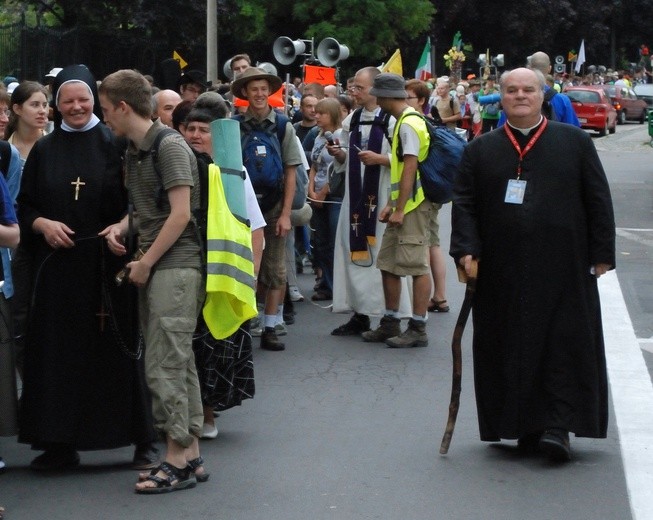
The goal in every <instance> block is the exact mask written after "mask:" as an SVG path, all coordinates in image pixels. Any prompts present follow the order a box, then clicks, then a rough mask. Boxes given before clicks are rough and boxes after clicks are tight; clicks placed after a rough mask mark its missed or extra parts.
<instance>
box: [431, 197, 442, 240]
mask: <svg viewBox="0 0 653 520" xmlns="http://www.w3.org/2000/svg"><path fill="white" fill-rule="evenodd" d="M441 208H442V204H435V203H434V204H433V212H432V213H431V220H430V221H429V247H433V246H439V245H440V223H439V222H438V214H439V213H440V209H441Z"/></svg>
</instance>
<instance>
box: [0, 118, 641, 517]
mask: <svg viewBox="0 0 653 520" xmlns="http://www.w3.org/2000/svg"><path fill="white" fill-rule="evenodd" d="M646 141H647V133H646V127H645V126H643V127H640V126H638V125H625V126H624V127H618V131H617V133H616V134H615V135H613V136H608V137H606V138H602V139H596V141H595V143H596V145H597V148H598V149H599V150H600V154H601V157H602V160H603V162H604V165H605V167H606V171H607V172H608V177H609V179H610V182H611V185H612V189H613V196H614V201H615V209H616V215H617V226H618V228H619V229H620V230H621V231H620V234H619V237H618V251H619V264H618V281H619V284H620V285H621V288H622V290H623V294H624V299H625V300H626V304H627V306H628V311H629V315H630V319H631V320H632V323H633V329H634V332H635V333H636V336H637V338H638V341H640V342H641V344H642V346H646V345H647V340H649V339H650V338H651V336H653V333H652V332H651V326H652V320H651V315H652V313H653V291H651V283H652V277H651V275H650V273H651V252H652V249H653V231H652V229H653V222H652V220H653V219H652V213H651V209H652V208H651V201H652V200H653V198H652V197H651V194H652V193H651V191H652V179H651V177H652V171H651V159H652V158H653V148H651V147H650V146H648V145H646V144H645V143H646ZM449 228H450V212H449V210H448V208H445V209H444V210H443V212H442V214H441V232H442V243H443V247H444V248H445V249H446V247H447V245H448V230H449ZM625 230H628V231H627V233H630V234H628V235H626V234H625V233H626V231H625ZM646 230H648V231H646ZM299 283H300V287H301V289H302V292H303V293H304V295H305V296H310V294H311V287H312V285H313V277H312V275H311V274H303V275H300V276H299ZM447 289H448V299H449V301H450V304H451V307H452V312H450V313H448V314H435V315H432V316H431V317H430V319H429V322H428V332H429V336H430V344H429V346H428V348H424V349H412V350H393V349H387V348H384V346H381V345H375V344H368V343H364V342H362V341H360V340H358V339H356V338H336V337H333V336H330V335H329V332H330V331H331V330H332V329H333V328H334V327H335V326H337V325H339V324H341V323H343V322H344V321H346V319H347V316H343V315H335V314H332V313H331V312H330V310H329V309H328V308H322V307H320V306H317V305H314V304H312V303H311V302H310V301H306V302H303V303H300V304H298V305H297V311H298V315H297V323H296V324H295V325H292V326H291V327H290V333H289V335H288V336H287V337H286V343H287V350H286V351H285V352H279V353H275V352H266V351H262V350H259V349H257V350H256V351H255V370H256V389H257V392H256V396H255V398H254V399H253V400H251V401H246V402H245V403H244V404H243V406H242V407H239V408H236V409H232V410H228V411H226V412H224V413H223V414H222V415H221V417H220V418H219V419H218V426H219V428H220V434H219V436H218V438H217V439H215V440H212V441H203V442H202V451H203V455H204V457H205V459H206V461H207V467H208V468H209V469H210V470H211V471H212V477H211V480H210V481H209V482H208V483H205V484H199V485H198V486H197V487H196V488H195V489H192V490H187V491H183V492H176V493H172V494H169V495H163V496H140V495H135V494H134V493H133V491H132V489H133V484H134V481H135V478H136V475H135V472H133V471H131V470H129V469H128V467H127V464H128V462H129V461H130V459H131V450H130V449H121V450H112V451H103V452H93V453H83V454H82V466H81V468H80V469H79V470H76V471H72V472H65V473H59V474H52V475H42V474H35V473H33V472H31V471H30V470H29V469H28V468H27V466H28V464H29V461H30V460H31V459H32V458H33V456H34V455H35V453H34V452H31V451H30V450H29V448H28V447H26V446H21V445H17V444H16V442H15V439H14V438H0V453H1V454H2V456H3V457H4V458H5V460H6V462H7V463H8V465H9V466H10V468H9V470H8V471H7V472H6V473H5V474H4V475H2V476H0V504H2V505H4V506H6V507H7V510H8V514H7V518H8V519H11V520H40V519H48V520H57V519H67V520H68V519H89V518H92V519H112V520H115V519H132V518H134V519H136V518H139V519H140V518H145V517H147V518H152V519H154V518H160V519H166V520H167V519H207V518H220V519H226V520H241V519H242V520H258V519H260V520H309V519H311V520H312V519H317V520H321V519H325V520H327V519H329V520H330V519H333V520H354V519H361V520H370V519H381V520H386V519H387V520H395V519H402V520H422V519H437V520H441V519H442V520H449V519H452V520H454V519H479V520H480V519H529V520H549V519H566V518H574V519H578V520H585V519H587V520H590V519H592V520H595V519H619V520H628V519H631V518H634V519H636V520H643V519H645V518H651V516H650V513H649V514H648V515H647V513H646V511H644V509H640V510H639V512H638V513H637V514H635V515H633V513H631V506H630V502H629V492H630V491H631V490H632V489H631V484H632V480H628V479H627V476H626V469H625V466H624V463H623V462H622V451H623V450H622V446H621V441H620V434H619V431H618V429H617V425H616V422H617V421H616V420H615V419H614V417H615V410H614V407H611V423H610V428H609V431H608V438H607V439H604V440H592V439H572V449H573V456H574V458H573V461H572V462H571V463H569V464H567V465H564V466H557V465H552V464H550V463H548V462H546V461H545V460H543V459H541V458H539V457H523V456H521V455H519V454H518V452H517V450H516V445H515V443H514V442H504V443H497V444H487V443H482V442H480V441H479V440H478V429H477V425H476V410H475V405H474V401H473V388H472V377H471V370H470V368H471V356H470V348H469V341H470V333H471V329H468V330H467V332H466V335H465V337H464V340H463V345H464V346H463V349H464V359H463V367H464V369H463V390H462V400H461V410H460V414H459V418H458V424H457V428H456V432H455V435H454V438H453V442H452V445H451V449H450V451H449V454H448V455H447V456H444V457H443V456H440V455H439V454H438V448H439V445H440V439H441V436H442V433H443V430H444V426H445V422H446V416H447V405H448V402H449V392H450V373H451V360H450V341H451V333H452V331H453V327H454V323H455V320H456V314H457V311H458V309H459V307H460V303H461V301H462V296H463V286H462V285H461V284H459V283H458V282H457V281H456V279H455V275H454V273H453V271H452V270H451V271H450V273H449V276H448V286H447ZM645 354H646V355H647V356H649V353H648V352H646V353H645ZM649 362H650V360H649ZM649 384H650V381H649ZM647 428H649V429H650V424H649V425H647ZM634 449H636V450H637V449H639V450H640V451H641V456H642V457H643V458H645V457H647V456H648V457H649V458H650V456H649V455H648V451H647V450H648V449H650V445H647V444H643V445H641V447H640V446H639V445H637V444H636V445H635V448H634ZM650 482H651V481H650V479H649V480H648V482H647V486H650ZM631 494H632V493H631ZM645 499H646V497H645ZM648 504H649V505H650V507H649V508H648V511H653V499H651V500H650V501H649V503H648ZM642 511H644V512H642Z"/></svg>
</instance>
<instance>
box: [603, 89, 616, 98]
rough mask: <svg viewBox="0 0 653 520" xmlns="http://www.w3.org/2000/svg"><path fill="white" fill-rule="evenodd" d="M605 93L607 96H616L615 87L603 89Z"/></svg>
mask: <svg viewBox="0 0 653 520" xmlns="http://www.w3.org/2000/svg"><path fill="white" fill-rule="evenodd" d="M605 92H606V93H607V94H608V96H612V97H614V96H616V95H617V87H605Z"/></svg>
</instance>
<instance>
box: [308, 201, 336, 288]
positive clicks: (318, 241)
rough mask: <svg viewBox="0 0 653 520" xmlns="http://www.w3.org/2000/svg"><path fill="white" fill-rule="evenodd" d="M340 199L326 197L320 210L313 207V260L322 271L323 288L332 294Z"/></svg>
mask: <svg viewBox="0 0 653 520" xmlns="http://www.w3.org/2000/svg"><path fill="white" fill-rule="evenodd" d="M341 202H342V199H341V198H330V197H327V200H326V204H324V205H323V206H322V207H321V208H316V207H315V206H313V216H312V217H311V227H312V228H313V259H314V261H315V264H316V265H317V266H318V267H320V268H321V269H322V279H323V286H324V288H325V289H327V290H329V291H331V292H333V250H334V248H335V245H336V229H337V228H338V217H339V216H340V207H341V206H342V204H341Z"/></svg>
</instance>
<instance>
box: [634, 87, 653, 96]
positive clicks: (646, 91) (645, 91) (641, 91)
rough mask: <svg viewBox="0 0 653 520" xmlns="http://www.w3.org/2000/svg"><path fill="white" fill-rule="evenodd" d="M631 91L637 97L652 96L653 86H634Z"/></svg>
mask: <svg viewBox="0 0 653 520" xmlns="http://www.w3.org/2000/svg"><path fill="white" fill-rule="evenodd" d="M633 89H634V90H635V94H637V95H639V96H653V85H635V86H634V87H633Z"/></svg>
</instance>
